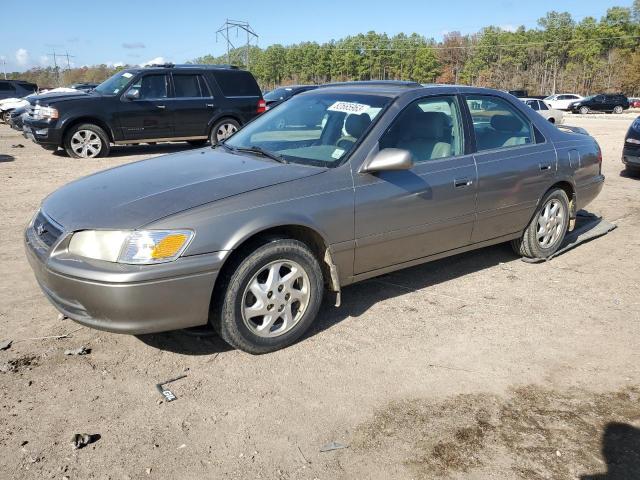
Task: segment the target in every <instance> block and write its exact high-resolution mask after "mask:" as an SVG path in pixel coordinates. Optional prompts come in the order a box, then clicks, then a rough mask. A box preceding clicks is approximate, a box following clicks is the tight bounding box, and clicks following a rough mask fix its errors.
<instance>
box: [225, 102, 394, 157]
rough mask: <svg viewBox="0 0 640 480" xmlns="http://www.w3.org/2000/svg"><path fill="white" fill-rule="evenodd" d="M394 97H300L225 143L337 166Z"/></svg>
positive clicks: (271, 111) (260, 119)
mask: <svg viewBox="0 0 640 480" xmlns="http://www.w3.org/2000/svg"><path fill="white" fill-rule="evenodd" d="M390 102H391V99H390V98H387V97H378V96H374V95H361V94H347V93H332V92H329V91H326V90H325V91H323V93H322V94H316V95H296V96H295V97H293V98H292V99H291V100H288V101H287V102H285V103H283V104H281V105H278V107H277V108H275V109H273V110H270V111H268V112H266V113H264V114H263V115H262V116H260V117H258V118H257V119H256V120H254V121H253V122H251V123H250V124H248V125H247V126H246V127H244V128H243V129H242V130H240V131H238V133H236V134H235V135H233V137H231V138H229V140H227V141H226V142H225V145H226V146H228V147H231V148H235V149H249V148H252V147H258V148H260V149H262V150H264V151H267V152H269V153H271V154H274V155H276V156H278V157H279V158H280V159H282V160H283V161H285V162H292V163H302V164H306V165H315V166H320V167H335V166H337V165H339V164H340V163H341V161H342V160H343V159H344V158H346V157H347V156H348V155H349V153H350V152H351V151H352V150H353V148H354V147H355V145H356V143H357V142H358V140H359V139H360V138H362V137H363V136H364V134H365V132H366V131H367V130H368V128H369V126H370V125H371V124H372V123H373V121H374V120H375V119H376V117H378V115H379V114H380V112H381V111H382V109H383V108H385V107H386V106H387V105H388V104H389V103H390Z"/></svg>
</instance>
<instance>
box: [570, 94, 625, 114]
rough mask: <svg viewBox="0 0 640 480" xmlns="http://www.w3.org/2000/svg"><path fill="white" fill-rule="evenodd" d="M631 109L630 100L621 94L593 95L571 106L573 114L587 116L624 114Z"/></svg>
mask: <svg viewBox="0 0 640 480" xmlns="http://www.w3.org/2000/svg"><path fill="white" fill-rule="evenodd" d="M628 109H629V99H628V98H627V97H625V96H624V95H622V94H620V93H615V94H611V93H605V94H601V95H591V96H590V97H585V98H583V99H581V100H578V101H577V102H572V103H570V104H569V110H570V111H571V112H573V113H581V114H583V115H586V114H587V113H589V112H605V113H622V112H623V111H625V110H628Z"/></svg>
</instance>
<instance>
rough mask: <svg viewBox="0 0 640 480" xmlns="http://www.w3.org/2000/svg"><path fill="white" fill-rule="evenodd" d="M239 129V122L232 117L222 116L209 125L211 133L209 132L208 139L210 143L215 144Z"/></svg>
mask: <svg viewBox="0 0 640 480" xmlns="http://www.w3.org/2000/svg"><path fill="white" fill-rule="evenodd" d="M238 130H240V124H239V123H238V122H237V121H236V120H234V119H233V118H223V119H222V120H218V121H217V122H216V123H215V124H214V125H213V127H211V133H210V134H209V141H210V142H211V145H217V144H218V143H220V142H223V141H225V140H226V139H227V138H229V137H230V136H231V135H233V134H234V133H236V132H237V131H238Z"/></svg>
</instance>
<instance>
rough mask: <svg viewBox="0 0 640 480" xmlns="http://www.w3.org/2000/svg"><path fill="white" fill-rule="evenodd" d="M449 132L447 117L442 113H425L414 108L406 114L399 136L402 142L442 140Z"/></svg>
mask: <svg viewBox="0 0 640 480" xmlns="http://www.w3.org/2000/svg"><path fill="white" fill-rule="evenodd" d="M448 130H449V117H447V114H446V113H444V112H425V111H423V110H422V109H421V108H419V107H416V108H415V110H413V111H411V112H407V116H406V117H405V119H404V120H403V122H402V131H401V132H400V136H401V138H402V139H403V140H416V139H423V140H442V139H444V138H445V137H446V135H445V132H446V131H448Z"/></svg>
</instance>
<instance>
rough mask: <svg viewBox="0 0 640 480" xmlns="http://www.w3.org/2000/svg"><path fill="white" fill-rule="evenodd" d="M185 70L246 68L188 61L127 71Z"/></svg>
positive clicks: (237, 69) (235, 69)
mask: <svg viewBox="0 0 640 480" xmlns="http://www.w3.org/2000/svg"><path fill="white" fill-rule="evenodd" d="M183 70H226V71H232V72H246V70H241V69H240V68H238V67H237V66H235V65H227V64H216V65H202V64H196V63H193V64H192V63H186V64H179V65H174V64H173V63H165V64H162V65H148V66H145V67H133V68H128V69H127V70H126V71H128V72H136V73H138V72H153V71H161V72H167V71H183Z"/></svg>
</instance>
